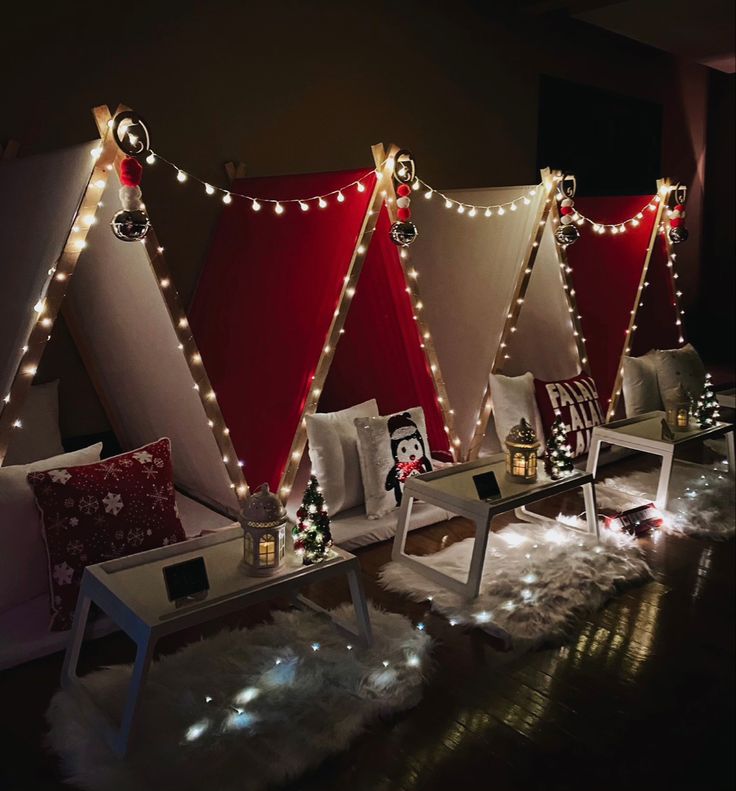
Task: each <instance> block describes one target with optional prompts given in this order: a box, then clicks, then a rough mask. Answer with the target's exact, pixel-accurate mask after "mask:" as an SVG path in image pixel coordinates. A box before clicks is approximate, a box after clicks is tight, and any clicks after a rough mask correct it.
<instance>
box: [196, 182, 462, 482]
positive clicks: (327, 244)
mask: <svg viewBox="0 0 736 791" xmlns="http://www.w3.org/2000/svg"><path fill="white" fill-rule="evenodd" d="M364 177H365V178H364ZM361 178H362V179H363V182H362V183H363V184H365V186H366V190H365V191H364V192H359V191H358V190H357V188H355V187H351V188H350V189H348V190H345V191H344V193H345V198H346V199H345V201H344V202H342V203H339V202H338V201H337V200H336V199H335V198H334V197H332V198H331V199H330V198H328V206H327V207H326V208H324V209H319V208H318V207H317V205H316V202H310V206H311V208H310V210H309V211H306V212H303V211H301V209H300V208H299V206H298V205H297V204H288V205H286V206H285V212H284V214H282V215H277V214H275V213H274V210H273V206H272V205H269V204H266V203H263V204H262V208H261V210H260V211H258V212H254V211H253V209H252V206H251V203H250V201H245V200H242V199H238V198H235V199H234V200H233V203H232V205H230V206H228V207H227V208H225V209H224V210H223V212H222V216H221V218H220V221H219V223H218V225H217V228H216V230H215V233H214V237H213V240H212V244H211V247H210V251H209V254H208V257H207V260H206V262H205V265H204V268H203V271H202V275H201V277H200V281H199V283H198V286H197V290H196V293H195V296H194V300H193V304H192V308H191V312H190V323H191V326H192V330H193V332H194V336H195V339H196V341H197V344H198V346H199V349H200V352H201V354H202V359H203V361H204V365H205V367H206V369H207V373H208V375H209V377H210V380H211V381H212V385H213V388H214V390H215V392H216V393H217V399H218V402H219V404H220V408H221V410H222V413H223V416H224V419H225V421H226V423H227V425H228V427H229V428H230V432H231V437H232V440H233V444H234V446H235V448H236V450H237V452H238V456H239V458H240V459H241V460H242V462H243V464H244V473H245V477H246V480H247V481H248V483H249V484H250V486H251V487H254V486H258V485H260V484H261V483H262V482H263V481H267V482H268V483H269V485H270V486H271V488H272V489H273V490H276V488H277V487H278V486H279V484H280V480H281V476H282V474H283V472H284V470H285V468H286V465H287V462H288V454H289V450H290V448H291V443H292V440H293V438H294V435H295V434H296V431H297V429H298V427H299V421H300V419H301V415H302V411H303V409H304V405H305V402H306V399H307V397H308V395H309V391H310V386H311V382H312V378H313V376H314V373H315V370H316V367H317V364H318V362H319V359H320V356H321V353H322V349H323V348H324V345H325V342H326V339H327V333H328V331H329V328H330V324H331V322H332V319H333V314H334V311H335V310H336V308H337V307H338V305H339V298H340V294H341V291H342V287H343V281H344V278H345V276H346V274H347V272H348V268H349V264H350V260H351V256H352V253H353V250H354V248H355V245H356V243H357V240H358V237H359V234H360V231H361V228H362V225H363V220H364V218H365V215H366V212H367V210H368V208H369V202H370V197H371V195H372V192H373V187H374V185H375V176H374V175H373V174H372V171H368V170H362V171H349V172H340V173H323V174H312V175H306V176H284V177H274V178H258V179H241V180H239V181H237V182H235V183H234V184H233V191H236V192H240V193H246V194H248V195H255V196H258V197H261V198H269V197H272V198H279V199H287V198H299V197H306V196H312V195H314V196H317V195H321V194H325V193H327V192H329V191H331V190H334V189H337V188H339V187H341V186H342V185H344V184H346V183H348V182H350V181H353V180H355V179H361ZM388 229H389V219H388V215H387V212H386V210H385V208H384V209H382V211H381V214H380V216H379V218H378V224H377V228H376V230H375V232H374V234H373V236H372V239H371V242H370V245H369V247H368V251H367V252H366V254H365V260H364V265H363V271H362V273H361V276H360V278H359V279H358V282H357V284H356V291H355V296H354V297H353V298H352V299H351V300H350V302H349V306H348V314H347V319H346V324H345V333H344V335H342V336H341V339H340V341H339V343H338V345H337V348H336V350H335V353H334V358H333V360H332V365H331V368H330V371H329V373H328V375H327V379H326V382H325V385H324V388H323V393H322V395H321V397H320V404H319V409H320V411H329V410H332V409H340V408H343V407H346V406H350V405H352V404H355V403H358V402H360V401H362V400H365V399H367V398H373V397H375V398H376V399H377V400H378V403H379V406H380V408H381V410H382V412H383V413H389V412H393V411H397V410H400V409H404V408H408V407H412V406H416V405H417V404H419V405H421V406H422V407H423V408H424V411H425V415H426V419H427V428H428V433H429V439H430V446H431V447H432V448H433V449H435V450H447V449H448V438H447V435H446V433H445V431H444V421H443V418H442V413H441V410H440V409H439V405H438V403H437V400H436V396H435V392H434V385H433V379H432V376H431V373H430V371H429V369H428V367H427V363H426V359H425V356H424V353H423V349H422V347H421V338H420V336H419V333H418V330H417V324H416V322H415V320H414V318H413V312H412V308H411V302H410V298H409V295H408V294H407V293H406V291H405V282H404V276H403V271H402V268H401V262H400V260H399V254H398V249H397V248H396V247H395V245H393V243H392V242H391V241H390V239H389V237H388Z"/></svg>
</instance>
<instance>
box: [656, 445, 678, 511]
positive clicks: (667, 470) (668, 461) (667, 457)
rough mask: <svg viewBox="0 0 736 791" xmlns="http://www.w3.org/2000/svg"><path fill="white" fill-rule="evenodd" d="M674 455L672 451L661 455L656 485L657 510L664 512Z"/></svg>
mask: <svg viewBox="0 0 736 791" xmlns="http://www.w3.org/2000/svg"><path fill="white" fill-rule="evenodd" d="M673 459H674V453H673V452H672V451H670V452H668V453H663V454H662V469H661V470H660V472H659V483H658V484H657V499H656V501H655V505H656V506H657V508H660V509H662V510H666V508H667V496H668V492H669V488H670V476H671V475H672V461H673Z"/></svg>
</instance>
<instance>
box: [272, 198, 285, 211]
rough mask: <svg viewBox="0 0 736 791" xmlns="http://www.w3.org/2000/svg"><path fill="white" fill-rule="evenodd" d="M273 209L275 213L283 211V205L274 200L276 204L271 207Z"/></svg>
mask: <svg viewBox="0 0 736 791" xmlns="http://www.w3.org/2000/svg"><path fill="white" fill-rule="evenodd" d="M273 210H274V212H276V214H283V213H284V207H283V206H282V205H281V204H280V203H279V202H278V201H277V202H276V205H275V206H274V207H273Z"/></svg>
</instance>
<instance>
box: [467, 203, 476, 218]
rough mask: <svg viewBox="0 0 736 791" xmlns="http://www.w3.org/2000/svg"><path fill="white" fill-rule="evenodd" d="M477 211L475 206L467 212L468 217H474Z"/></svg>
mask: <svg viewBox="0 0 736 791" xmlns="http://www.w3.org/2000/svg"><path fill="white" fill-rule="evenodd" d="M477 213H478V212H477V211H476V209H475V206H473V208H472V209H471V210H470V211H469V212H468V217H475V215H476V214H477Z"/></svg>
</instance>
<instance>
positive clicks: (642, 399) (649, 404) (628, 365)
mask: <svg viewBox="0 0 736 791" xmlns="http://www.w3.org/2000/svg"><path fill="white" fill-rule="evenodd" d="M622 368H623V369H624V373H623V385H622V389H623V391H624V407H625V408H626V417H634V415H643V414H644V413H645V412H654V411H655V410H657V409H662V399H661V397H660V395H659V385H658V384H657V352H654V351H651V352H647V353H646V354H645V355H643V356H642V357H626V356H624V359H623V365H622Z"/></svg>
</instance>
